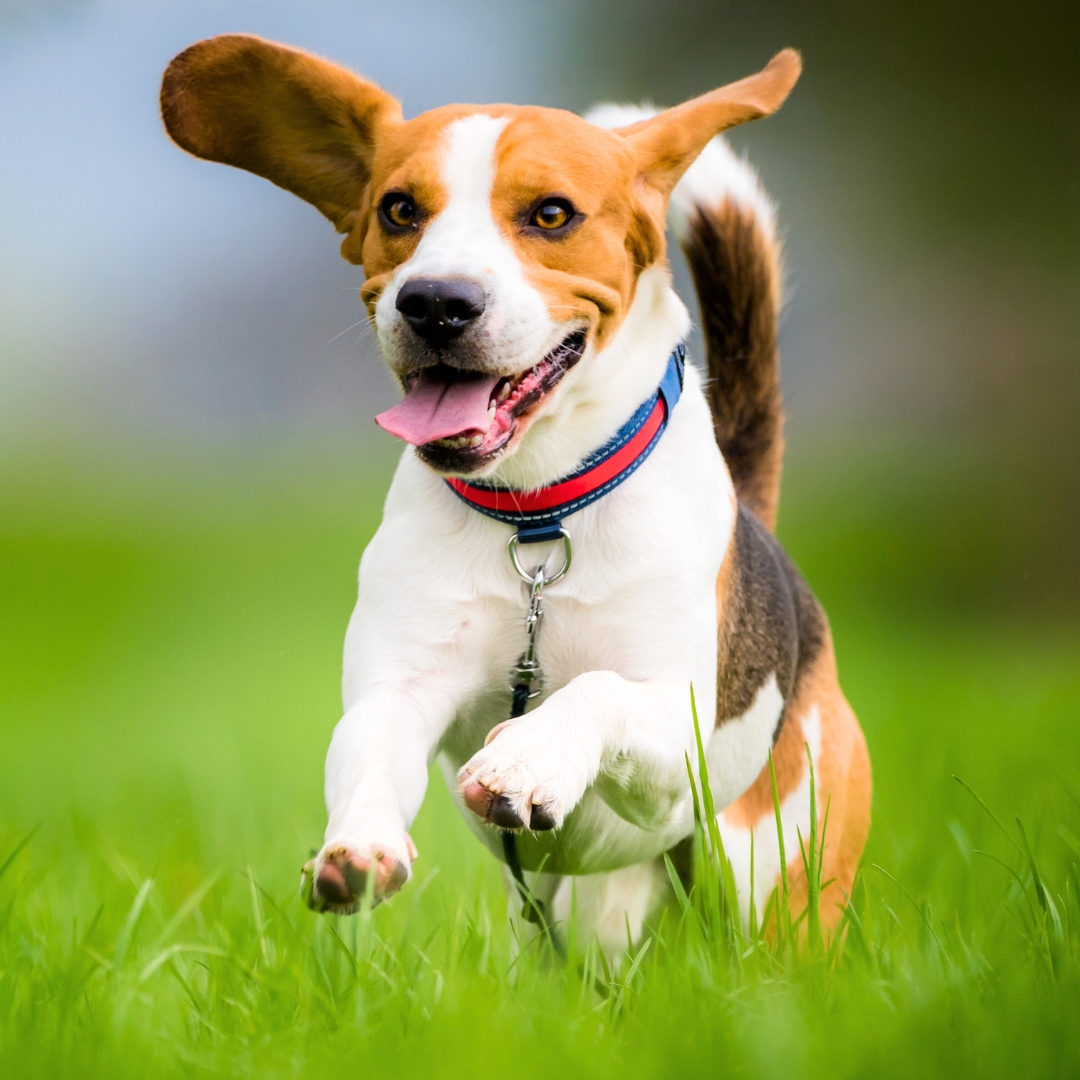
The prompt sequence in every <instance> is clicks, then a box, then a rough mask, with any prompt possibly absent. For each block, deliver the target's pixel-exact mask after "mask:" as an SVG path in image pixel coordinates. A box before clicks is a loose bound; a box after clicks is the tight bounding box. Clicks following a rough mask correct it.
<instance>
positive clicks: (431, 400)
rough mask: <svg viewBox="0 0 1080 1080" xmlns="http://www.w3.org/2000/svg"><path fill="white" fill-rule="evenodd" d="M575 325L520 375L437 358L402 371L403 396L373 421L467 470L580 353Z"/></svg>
mask: <svg viewBox="0 0 1080 1080" xmlns="http://www.w3.org/2000/svg"><path fill="white" fill-rule="evenodd" d="M585 340H586V335H585V331H584V330H577V331H575V332H574V333H573V334H571V335H570V336H569V337H567V338H565V339H564V340H563V341H562V343H561V344H560V345H558V346H557V347H556V348H554V349H552V351H551V352H549V353H548V354H547V356H545V357H544V358H543V360H541V361H540V363H538V364H536V365H534V366H533V367H531V368H529V369H528V371H524V372H522V373H521V374H519V375H510V376H508V375H489V374H486V373H484V372H478V371H466V370H464V369H462V368H455V367H450V366H449V365H446V364H437V365H435V366H433V367H426V368H422V369H421V370H420V371H417V372H413V373H412V374H410V375H409V376H407V378H406V380H405V382H406V386H407V390H406V394H405V399H404V400H403V401H402V402H401V403H400V404H399V405H395V406H394V407H393V408H392V409H388V410H387V411H386V412H384V413H380V414H379V415H378V416H377V417H375V422H376V423H377V424H378V425H379V426H380V427H382V428H383V429H384V430H386V431H388V432H390V434H391V435H396V436H397V437H398V438H399V439H404V440H405V442H407V443H411V444H412V445H413V446H416V447H418V448H419V450H420V452H421V454H422V456H423V457H424V459H425V460H426V461H428V462H429V464H431V465H433V466H434V467H435V468H438V469H443V470H447V471H453V470H460V469H462V468H464V469H467V470H469V471H472V470H474V469H475V468H477V467H479V466H481V465H482V464H483V463H484V462H485V461H488V460H490V459H491V458H493V457H494V456H495V455H496V454H498V453H499V452H500V451H501V450H502V449H503V448H504V447H505V446H506V445H507V444H508V443H509V442H510V440H511V439H512V438H513V437H514V433H515V432H516V431H517V429H518V426H519V424H520V422H521V421H522V420H523V419H524V418H526V417H528V416H529V415H530V414H531V413H532V412H534V411H535V410H536V408H537V407H538V406H539V405H540V403H541V402H542V401H543V400H544V398H546V397H547V396H548V394H550V393H551V391H552V390H554V389H555V387H556V386H557V385H558V384H559V382H560V381H561V380H562V378H563V376H564V375H565V374H566V373H567V372H568V371H569V370H570V369H571V368H572V367H573V366H574V365H575V364H576V363H577V362H578V360H580V359H581V355H582V353H583V352H584V351H585Z"/></svg>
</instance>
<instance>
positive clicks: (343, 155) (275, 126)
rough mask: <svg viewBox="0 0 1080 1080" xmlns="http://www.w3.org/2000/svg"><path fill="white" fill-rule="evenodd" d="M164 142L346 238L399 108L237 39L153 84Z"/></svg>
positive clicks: (354, 80)
mask: <svg viewBox="0 0 1080 1080" xmlns="http://www.w3.org/2000/svg"><path fill="white" fill-rule="evenodd" d="M161 114H162V117H163V119H164V121H165V127H166V129H167V130H168V132H169V134H170V135H171V136H172V138H173V139H174V140H175V141H176V142H177V143H178V144H179V145H180V146H181V147H183V148H184V149H185V150H187V151H189V152H190V153H192V154H195V155H196V156H197V157H201V158H206V159H208V160H210V161H220V162H223V163H224V164H226V165H235V166H237V167H238V168H241V169H247V170H248V171H250V172H253V173H258V175H259V176H264V177H266V179H267V180H271V181H273V182H274V183H275V184H277V185H278V186H279V187H283V188H285V189H286V190H287V191H291V192H293V193H294V194H296V195H299V196H300V198H301V199H305V200H306V201H307V202H309V203H311V204H312V205H313V206H315V207H317V208H318V209H319V210H320V211H321V212H322V213H323V214H325V215H326V216H327V217H328V218H329V219H330V220H331V221H332V222H333V223H334V225H335V226H336V227H337V229H338V231H339V232H348V231H349V229H351V228H352V226H353V224H354V215H355V211H357V210H358V209H359V208H360V205H361V202H362V200H363V197H364V189H365V188H366V186H367V184H368V181H369V180H370V178H371V162H372V157H373V155H374V148H375V143H376V140H377V139H378V137H379V129H380V128H382V127H384V126H385V125H392V124H396V123H400V122H401V119H402V116H401V106H400V105H399V104H398V103H397V101H395V100H394V98H392V97H391V96H390V95H389V94H387V93H385V92H384V91H383V90H380V89H379V87H377V86H375V84H374V83H370V82H366V81H365V80H363V79H361V78H360V77H359V76H357V75H354V74H353V73H352V72H351V71H347V70H345V68H342V67H338V66H337V65H336V64H331V63H330V62H329V61H327V60H321V59H319V58H318V57H315V56H311V55H309V54H308V53H305V52H301V51H300V50H299V49H289V48H286V47H285V46H283V45H276V44H274V43H273V42H270V41H264V40H263V39H262V38H257V37H252V36H249V35H246V34H225V35H222V36H221V37H214V38H209V39H208V40H206V41H200V42H198V44H195V45H192V46H191V48H189V49H185V50H184V52H182V53H180V55H179V56H177V57H175V58H174V59H173V61H172V63H171V64H169V66H168V68H167V69H166V71H165V76H164V78H163V79H162V82H161Z"/></svg>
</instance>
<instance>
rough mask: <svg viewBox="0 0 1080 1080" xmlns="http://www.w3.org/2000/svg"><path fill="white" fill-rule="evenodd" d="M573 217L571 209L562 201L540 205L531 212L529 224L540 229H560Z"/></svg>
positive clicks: (553, 200)
mask: <svg viewBox="0 0 1080 1080" xmlns="http://www.w3.org/2000/svg"><path fill="white" fill-rule="evenodd" d="M573 216H574V211H573V208H572V207H571V206H570V204H569V203H566V202H564V201H563V200H562V199H552V200H551V201H550V202H545V203H542V204H541V205H540V206H538V207H537V208H536V210H534V211H533V216H532V222H531V224H533V225H536V226H538V227H539V228H541V229H561V228H562V227H563V226H564V225H565V224H566V223H567V222H568V221H569V220H570V219H571V218H572V217H573Z"/></svg>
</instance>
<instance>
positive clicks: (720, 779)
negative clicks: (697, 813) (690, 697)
mask: <svg viewBox="0 0 1080 1080" xmlns="http://www.w3.org/2000/svg"><path fill="white" fill-rule="evenodd" d="M783 709H784V697H783V695H782V694H781V693H780V688H779V687H778V686H777V685H776V675H775V673H774V674H772V675H770V676H769V680H768V682H766V683H765V684H764V685H763V686H762V687H761V689H760V690H758V692H757V695H756V697H755V698H754V703H753V704H752V705H751V706H750V708H749V709H747V710H746V712H745V713H743V715H742V716H740V717H738V718H737V719H735V720H728V721H726V722H725V723H723V724H721V725H720V727H718V728H717V729H716V730H715V731H714V732H713V733H712V735H711V736H710V737H709V743H708V746H707V747H706V748H705V759H706V761H707V762H708V763H709V783H710V786H711V787H712V791H713V801H714V802H715V803H716V805H717V806H730V805H731V803H733V802H734V801H735V800H736V799H737V798H738V797H739V796H740V795H741V794H742V793H743V792H744V791H745V790H746V789H747V788H748V787H749V786H750V785H751V784H752V783H753V782H754V780H755V778H756V777H757V774H758V773H759V772H761V770H762V769H763V768H764V767H765V764H766V762H768V760H769V748H770V747H771V746H772V744H773V733H774V732H775V731H776V725H777V724H778V723H779V722H780V713H781V712H783Z"/></svg>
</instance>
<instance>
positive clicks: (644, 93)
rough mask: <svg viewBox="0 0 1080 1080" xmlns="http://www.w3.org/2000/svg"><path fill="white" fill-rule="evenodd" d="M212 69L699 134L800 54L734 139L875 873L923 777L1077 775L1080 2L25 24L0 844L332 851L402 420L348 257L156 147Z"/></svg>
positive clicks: (1006, 783) (12, 190)
mask: <svg viewBox="0 0 1080 1080" xmlns="http://www.w3.org/2000/svg"><path fill="white" fill-rule="evenodd" d="M226 31H249V32H254V33H258V34H262V35H264V36H267V37H271V38H276V39H279V40H282V41H285V42H288V43H291V44H294V45H298V46H302V47H305V48H307V49H311V50H314V51H317V52H319V53H321V54H323V55H326V56H328V57H330V58H332V59H334V60H337V61H340V62H342V63H345V64H347V65H350V66H352V67H354V68H355V69H356V70H358V71H360V72H361V73H363V74H365V75H367V76H369V77H371V78H373V79H375V80H377V81H378V82H380V83H381V84H382V85H383V86H385V87H386V88H387V89H388V90H390V91H391V92H393V93H394V94H395V95H397V96H398V97H399V98H400V99H401V100H402V102H403V104H404V108H405V112H406V114H407V115H415V114H416V113H418V112H421V111H423V110H425V109H427V108H430V107H433V106H436V105H439V104H442V103H446V102H454V101H473V102H485V101H511V102H529V103H537V104H544V105H554V106H561V107H566V108H570V109H574V110H582V109H584V108H587V107H588V106H589V105H591V104H592V103H594V102H596V101H600V100H617V101H627V100H630V101H634V100H641V99H644V98H649V99H652V100H654V101H656V102H658V103H660V104H664V103H676V102H678V101H680V100H683V99H685V98H687V97H690V96H692V95H695V94H698V93H702V92H704V91H707V90H709V89H712V88H713V87H715V86H717V85H720V84H722V83H724V82H727V81H730V80H732V79H735V78H739V77H741V76H743V75H746V74H748V73H750V72H752V71H756V70H758V69H759V68H760V67H761V66H762V65H763V64H764V63H765V62H766V61H767V60H768V59H769V57H770V56H771V55H772V54H773V53H775V52H776V51H777V50H778V49H779V48H781V47H783V46H786V45H794V46H796V47H798V48H799V49H801V50H802V52H803V55H804V60H805V75H804V77H803V79H802V81H801V82H800V83H799V85H798V87H797V89H796V90H795V92H794V94H793V95H792V97H791V99H790V101H789V103H788V104H787V105H786V106H785V107H784V109H783V110H782V111H781V112H780V113H779V114H778V115H777V116H776V117H774V118H772V119H770V120H768V121H764V122H761V123H757V124H751V125H747V126H746V127H743V128H739V129H738V130H736V131H735V132H733V133H732V141H733V143H735V144H736V146H737V147H738V148H739V149H740V150H745V151H746V152H747V153H748V154H749V155H750V158H751V160H752V161H753V162H754V164H755V165H756V166H757V167H758V169H759V170H760V173H761V175H762V178H763V181H764V184H765V186H766V188H767V189H768V190H769V191H770V192H771V194H772V195H773V196H774V198H775V199H776V200H777V201H778V203H779V206H780V216H781V221H782V223H783V228H784V234H785V237H786V252H787V274H788V289H787V303H786V306H785V309H784V314H783V325H782V333H781V344H782V351H783V378H784V391H785V396H786V403H787V411H788V415H789V428H788V435H789V448H788V454H787V460H786V466H785V467H786V474H785V490H784V495H783V498H782V503H781V525H780V531H781V534H782V538H783V539H784V541H785V543H786V544H787V545H788V546H789V548H790V550H791V551H792V552H793V554H794V555H795V557H796V559H797V561H798V562H799V563H800V564H801V565H802V567H803V569H804V571H805V572H806V573H807V575H808V577H809V578H810V581H811V583H812V585H813V586H814V587H815V589H816V590H817V591H818V593H819V595H821V597H822V599H823V600H824V602H825V605H826V608H827V609H828V611H829V612H830V615H831V618H832V620H833V624H834V628H835V630H836V637H837V643H838V650H839V654H840V660H841V671H842V674H843V675H844V678H845V685H846V686H847V688H848V692H849V694H850V696H851V697H852V699H853V701H854V703H855V705H856V708H857V710H858V711H859V713H860V715H861V716H862V718H863V720H864V723H865V726H866V729H867V732H868V735H869V738H870V743H871V750H872V753H873V754H874V756H875V764H876V768H877V778H878V787H877V799H878V803H877V807H878V811H877V812H878V818H877V820H878V822H879V826H878V827H877V830H876V831H875V834H874V836H875V839H874V841H873V842H874V843H876V844H879V845H880V844H882V843H890V844H892V845H894V847H895V848H896V850H900V849H908V850H915V849H917V848H918V847H919V842H920V834H919V831H918V821H917V820H913V819H912V818H911V816H910V814H909V813H908V807H907V805H906V804H907V802H908V801H909V799H910V792H911V785H912V783H913V782H918V781H920V778H921V779H922V781H925V782H926V783H932V784H934V785H937V786H939V787H940V786H941V785H942V784H947V777H948V774H949V772H950V771H954V770H955V769H957V768H959V767H960V766H961V765H963V766H964V767H965V768H967V769H968V770H970V771H969V773H968V775H973V776H984V777H986V778H988V779H987V783H991V784H992V783H997V782H998V781H1000V784H999V787H997V788H993V790H995V791H1006V790H1008V791H1012V792H1014V793H1015V792H1016V791H1017V790H1018V789H1017V788H1016V781H1015V776H1016V770H1017V765H1018V763H1021V764H1023V763H1025V762H1026V763H1028V764H1029V765H1030V769H1029V770H1028V771H1027V773H1026V774H1025V775H1028V776H1030V779H1029V780H1026V781H1025V784H1027V788H1025V790H1028V789H1030V790H1031V791H1032V792H1034V791H1035V790H1036V789H1037V787H1038V783H1039V782H1038V779H1037V777H1038V776H1039V775H1040V774H1039V771H1038V770H1039V769H1040V768H1042V767H1043V766H1044V765H1045V763H1046V760H1047V759H1048V756H1049V757H1050V758H1053V757H1055V756H1057V757H1059V758H1060V757H1062V756H1063V757H1064V758H1065V759H1066V760H1072V761H1075V760H1076V753H1077V751H1078V749H1080V745H1078V742H1077V738H1078V736H1077V734H1076V732H1077V730H1080V729H1078V728H1077V725H1076V724H1075V720H1076V718H1077V707H1076V691H1077V690H1078V689H1080V686H1078V685H1077V678H1078V675H1077V672H1078V669H1080V663H1078V657H1080V648H1078V643H1080V558H1078V557H1077V548H1076V544H1077V541H1076V537H1077V530H1078V528H1080V422H1078V405H1080V362H1078V361H1080V345H1078V342H1080V6H1078V5H1076V4H1075V3H1068V2H1064V0H1062V2H1054V0H1049V2H1042V3H1032V4H1027V5H1016V4H1011V3H1005V2H1003V0H983V2H980V3H977V4H976V3H967V4H959V3H950V2H948V0H903V2H901V0H882V2H878V3H873V4H867V3H860V2H856V0H821V2H818V3H814V4H806V3H795V2H794V0H790V2H789V0H768V2H758V3H754V4H750V3H745V2H741V3H735V2H710V0H663V2H661V0H578V2H573V0H544V2H537V3H533V2H524V0H521V2H517V0H453V2H448V0H412V2H411V3H409V4H408V5H396V4H389V5H388V4H385V3H369V2H367V0H349V2H330V0H307V2H305V3H303V4H300V3H296V2H291V3H285V2H274V0H182V2H180V0H139V2H137V3H136V2H135V0H0V138H2V150H0V825H3V824H5V823H7V824H9V825H10V826H11V828H12V829H14V828H15V827H16V826H17V825H19V826H22V825H25V826H26V827H29V826H30V825H32V824H33V823H34V822H36V821H38V820H46V819H47V820H51V821H54V822H55V821H56V819H57V813H59V812H60V810H61V809H62V808H64V807H66V808H67V809H64V810H63V812H64V813H70V814H71V815H73V817H72V820H77V821H79V822H83V825H81V826H78V828H83V827H84V826H85V827H86V828H89V827H90V826H89V825H87V824H86V823H87V822H96V823H97V824H96V825H95V827H103V826H101V825H100V823H101V822H103V821H108V822H110V823H111V824H110V825H109V828H110V829H112V830H113V831H112V833H111V834H110V835H111V836H112V839H111V840H110V843H111V844H116V845H121V846H122V843H128V844H130V845H132V846H133V847H135V848H139V849H140V850H146V851H152V850H154V845H155V844H157V843H159V841H160V842H164V841H161V836H162V835H164V832H163V830H164V831H165V832H167V830H166V829H165V824H163V823H166V822H180V823H181V824H179V825H177V826H176V828H178V829H181V831H182V832H183V830H189V831H190V832H191V836H190V843H187V844H186V846H185V845H184V844H182V845H181V848H182V849H183V850H184V851H187V852H188V856H185V858H189V861H191V862H192V864H193V865H194V864H200V865H206V864H212V863H213V861H214V859H215V858H220V859H231V858H233V855H232V854H230V852H231V851H232V850H233V849H232V847H230V845H235V843H236V842H237V836H238V835H239V834H238V832H237V831H236V829H241V825H242V829H241V831H242V830H244V829H250V830H251V831H252V832H251V835H252V837H262V838H263V841H262V842H264V843H265V848H264V849H260V848H258V845H256V848H255V849H253V850H266V851H268V852H269V851H270V850H271V849H274V848H275V845H276V847H277V848H280V838H281V836H282V835H287V836H288V838H289V839H288V843H287V844H286V845H285V846H284V850H283V853H282V854H281V855H280V858H281V859H282V861H281V864H280V868H281V872H282V874H283V875H286V876H283V877H282V881H285V880H288V881H291V880H292V879H291V875H292V873H293V872H294V869H295V863H296V859H297V857H298V853H303V852H305V851H306V849H307V848H308V847H309V846H310V845H311V843H313V842H316V841H317V839H318V835H319V832H320V831H321V827H322V823H321V808H320V790H319V789H320V783H321V780H320V774H321V758H322V755H323V753H324V751H325V746H326V744H327V740H328V736H329V731H330V729H331V727H332V725H333V723H334V722H335V721H336V719H337V717H338V708H339V704H338V685H339V683H338V680H339V677H340V668H339V657H340V648H341V640H342V636H343V631H344V626H345V622H346V620H347V618H348V614H349V610H350V608H351V605H352V603H353V601H354V599H355V572H356V565H357V562H358V559H359V555H360V552H361V550H362V548H363V545H364V543H365V542H366V538H367V537H368V536H370V534H371V531H372V530H373V528H374V527H375V525H376V523H377V521H378V515H379V508H380V503H381V499H382V495H383V493H384V491H385V487H386V484H387V483H388V477H389V474H390V470H391V469H392V467H393V462H394V459H395V457H396V455H397V452H398V450H397V445H396V444H394V443H393V440H391V439H390V438H389V437H388V436H385V435H382V434H380V433H379V432H378V431H377V430H376V429H375V427H374V425H373V423H372V417H373V416H374V414H375V413H376V412H378V411H379V410H380V409H382V408H384V407H385V406H386V405H387V404H388V403H389V402H391V401H392V400H393V399H394V396H395V391H394V388H393V386H392V385H391V383H390V380H389V378H388V377H387V375H386V374H385V372H384V370H383V366H382V363H381V361H380V359H379V357H378V355H377V351H376V349H375V348H374V346H373V343H372V340H371V335H370V333H369V332H368V331H367V329H366V327H365V324H364V321H363V319H364V313H363V309H362V307H361V305H360V303H359V299H358V296H357V289H358V287H359V285H360V282H361V279H362V275H361V272H360V270H359V269H358V268H356V267H350V266H348V265H347V264H346V263H344V262H343V261H342V260H341V259H340V257H339V256H338V254H337V248H338V240H337V238H336V237H335V235H334V233H333V230H332V228H331V227H330V225H329V224H328V223H327V222H326V221H324V220H323V219H322V218H321V217H320V216H319V215H318V213H317V212H316V211H315V210H313V209H312V208H310V207H308V206H306V205H304V204H302V203H301V202H300V201H298V200H297V199H295V198H294V197H292V196H290V195H287V194H286V193H284V192H282V191H280V190H278V189H276V188H274V187H272V186H271V185H269V184H268V183H266V182H265V181H262V180H260V179H258V178H256V177H253V176H250V175H248V174H246V173H241V172H239V171H234V170H230V169H227V168H223V167H221V166H216V165H210V164H207V163H204V162H200V161H196V160H194V159H193V158H190V157H188V156H186V155H184V154H183V153H181V152H180V151H179V150H177V149H176V148H175V147H174V146H172V145H171V144H170V143H169V141H168V140H167V138H166V136H165V134H164V132H163V130H162V127H161V123H160V121H159V117H158V111H157V91H158V83H159V79H160V75H161V72H162V69H163V68H164V66H165V65H166V63H167V62H168V60H169V59H170V58H171V57H172V56H173V55H174V54H175V53H176V52H178V51H179V50H181V49H182V48H184V47H185V46H187V45H188V44H190V43H191V42H193V41H195V40H197V39H200V38H203V37H206V36H209V35H212V34H216V33H221V32H226ZM679 280H680V281H685V278H684V277H683V276H682V275H681V271H680V277H679ZM691 347H692V349H693V348H694V347H695V346H694V343H693V342H692V344H691ZM987 731H993V732H995V733H996V734H995V739H994V740H990V741H987V740H986V739H985V738H984V737H983V736H985V733H986V732H987ZM1070 755H1071V757H1070ZM958 763H959V764H958ZM942 790H944V788H942ZM950 790H951V789H950ZM1018 797H1019V796H1018ZM935 805H936V804H935ZM154 806H156V807H158V809H159V810H160V813H159V815H158V816H157V817H155V816H154V814H153V813H151V808H152V807H154ZM136 807H137V808H139V813H133V812H132V810H133V808H136ZM245 807H247V810H246V811H245V810H244V808H245ZM105 808H109V814H108V815H106V814H105ZM253 808H258V812H257V813H256V812H255V810H254V809H253ZM901 808H904V814H905V815H907V816H903V815H901V813H900V810H901ZM893 811H896V813H895V814H893V813H892V812H893ZM934 812H935V813H936V812H937V811H934ZM230 814H232V815H233V816H232V817H230V816H229V815H230ZM890 815H892V816H890ZM200 821H201V822H202V823H203V825H202V826H199V824H198V823H199V822H200ZM149 822H155V823H162V824H161V828H160V829H159V828H158V824H155V825H154V827H153V828H152V829H150V828H149V827H148V824H147V823H149ZM238 822H239V823H241V825H236V829H234V828H233V825H234V824H236V823H238ZM225 823H232V824H230V825H229V827H228V828H227V829H226V826H225ZM58 828H59V826H58ZM64 828H65V829H66V828H67V826H65V827H64ZM78 828H76V829H75V833H78ZM169 828H172V826H171V825H170V826H169ZM200 828H201V829H202V831H201V832H200V831H199V830H200ZM140 829H141V831H140ZM283 830H284V832H283ZM61 831H63V830H61ZM12 835H14V833H13V834H12ZM58 835H59V834H58ZM65 835H66V834H65ZM72 835H74V834H72ZM170 835H172V834H170ZM184 835H188V834H187V833H186V832H185V833H184ZM245 835H246V834H245ZM122 837H123V838H126V839H124V840H123V841H122V840H121V838H122ZM882 837H885V839H884V840H883V839H882ZM421 846H422V847H423V845H421ZM905 846H906V848H905ZM269 857H270V856H268V858H269ZM277 857H278V856H276V855H275V856H274V858H277ZM184 865H186V864H185V862H184V860H183V859H180V860H179V861H176V862H175V863H174V864H172V863H171V864H170V866H173V870H171V871H170V872H175V873H176V874H179V875H181V877H182V875H183V873H185V872H186V871H184V870H183V866H184ZM272 865H273V866H275V867H276V866H277V865H278V864H277V863H273V864H272ZM927 867H928V870H927V873H929V872H930V868H931V863H930V862H927ZM192 873H194V871H193V872H192ZM178 888H179V886H178ZM289 888H291V885H290V886H289Z"/></svg>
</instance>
